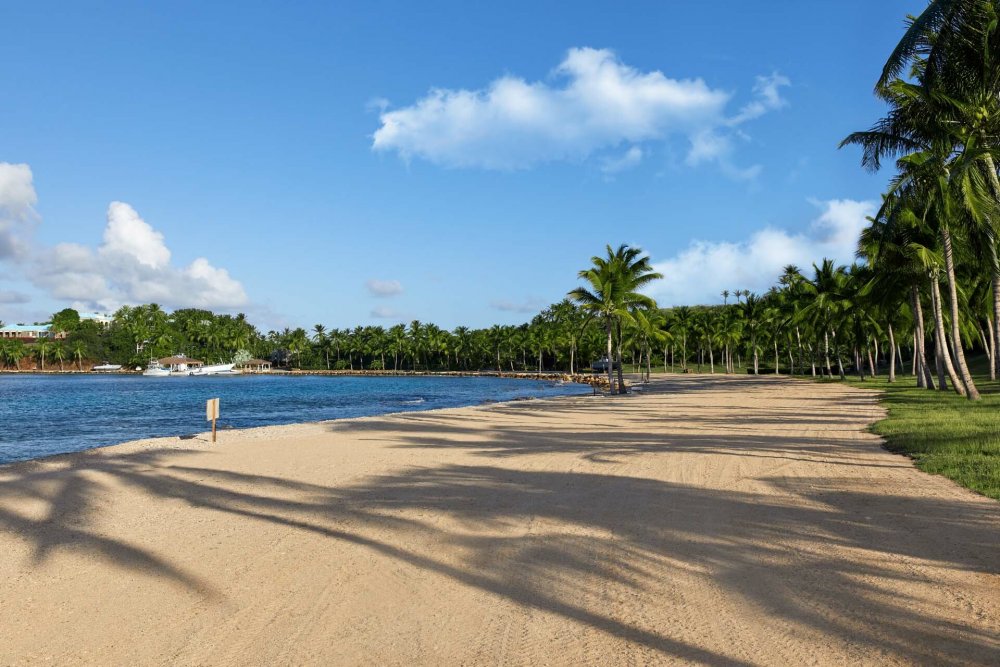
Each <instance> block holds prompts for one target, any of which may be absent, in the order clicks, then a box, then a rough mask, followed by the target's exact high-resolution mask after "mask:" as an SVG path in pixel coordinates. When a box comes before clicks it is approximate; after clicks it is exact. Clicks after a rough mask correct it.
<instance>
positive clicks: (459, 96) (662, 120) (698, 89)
mask: <svg viewBox="0 0 1000 667" xmlns="http://www.w3.org/2000/svg"><path fill="white" fill-rule="evenodd" d="M787 85H789V82H788V79H787V78H785V77H783V76H781V75H779V74H773V75H771V76H770V77H758V80H757V83H756V85H755V86H754V100H753V101H752V102H750V103H748V104H747V105H746V106H744V107H743V108H742V109H740V110H739V111H738V112H737V113H736V114H735V116H733V117H732V118H727V117H726V115H725V108H726V106H727V105H728V103H729V101H730V98H731V95H730V93H728V92H726V91H724V90H721V89H715V88H712V87H710V86H709V85H708V84H707V83H706V82H705V81H704V80H703V79H700V78H699V79H673V78H670V77H667V76H666V75H664V74H663V73H662V72H660V71H650V72H642V71H639V70H638V69H636V68H634V67H630V66H628V65H626V64H624V63H623V62H622V61H621V60H619V59H618V57H617V56H616V55H615V53H614V52H613V51H610V50H608V49H592V48H574V49H570V50H569V52H568V53H567V55H566V58H565V59H564V60H563V61H562V63H560V64H559V66H558V67H556V69H555V70H554V71H553V76H552V78H551V80H550V81H547V82H546V81H535V82H528V81H526V80H524V79H522V78H519V77H515V76H503V77H500V78H499V79H496V80H495V81H493V82H492V83H490V84H489V85H487V86H486V87H485V88H481V89H478V90H464V89H459V90H452V89H446V88H435V89H432V90H431V91H430V92H429V93H428V94H427V95H426V96H425V97H423V98H422V99H419V100H417V101H416V102H415V103H414V104H412V105H410V106H406V107H402V108H398V109H388V108H385V109H384V110H383V111H382V113H381V114H380V115H379V118H380V121H381V126H380V127H379V128H378V129H377V130H376V131H375V134H374V138H373V142H372V148H373V149H374V150H376V151H394V152H396V153H398V154H399V155H400V156H402V157H403V158H404V159H410V158H414V157H419V158H422V159H425V160H428V161H430V162H432V163H435V164H439V165H443V166H448V167H479V168H483V169H521V168H527V167H530V166H532V165H535V164H538V163H541V162H548V161H553V160H573V159H584V158H586V157H588V156H589V155H591V154H593V153H595V152H599V151H605V150H611V149H614V148H615V147H617V146H620V145H622V144H632V145H636V144H640V143H642V142H646V141H659V140H665V139H667V138H668V137H670V136H672V135H679V136H685V137H694V136H698V135H704V136H705V137H707V136H708V135H705V134H704V133H706V132H708V131H711V130H715V132H717V133H719V134H720V136H721V133H723V132H732V131H733V130H732V128H733V127H734V126H736V125H740V124H742V123H745V122H746V121H748V120H751V119H753V118H757V117H759V116H760V115H762V114H763V113H765V112H767V111H769V110H773V109H777V108H780V107H781V106H783V104H784V101H783V100H782V98H781V96H780V94H779V89H780V88H781V87H783V86H787ZM634 155H635V156H636V157H633V158H632V160H633V161H637V160H638V157H641V154H639V153H635V154H634ZM704 159H705V158H704V156H703V157H701V158H699V161H703V160H704ZM624 166H627V164H626V165H624Z"/></svg>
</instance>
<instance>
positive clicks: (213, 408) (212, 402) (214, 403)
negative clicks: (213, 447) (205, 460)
mask: <svg viewBox="0 0 1000 667" xmlns="http://www.w3.org/2000/svg"><path fill="white" fill-rule="evenodd" d="M218 418H219V399H217V398H210V399H208V401H207V402H206V403H205V419H207V420H209V421H211V422H212V442H215V420H216V419H218Z"/></svg>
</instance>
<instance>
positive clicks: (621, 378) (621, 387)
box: [611, 322, 625, 394]
mask: <svg viewBox="0 0 1000 667" xmlns="http://www.w3.org/2000/svg"><path fill="white" fill-rule="evenodd" d="M617 347H618V393H619V394H624V393H625V376H624V375H622V373H624V372H625V369H624V368H623V366H624V363H623V360H622V325H621V322H618V346H617ZM611 365H612V367H613V366H614V364H611Z"/></svg>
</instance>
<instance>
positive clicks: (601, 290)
mask: <svg viewBox="0 0 1000 667" xmlns="http://www.w3.org/2000/svg"><path fill="white" fill-rule="evenodd" d="M591 263H592V266H591V267H590V268H588V269H584V270H582V271H580V274H579V277H580V278H581V279H582V280H584V281H586V283H587V287H578V288H576V289H574V290H572V291H571V292H570V293H569V296H570V298H572V299H574V300H575V301H577V302H578V303H579V304H580V305H581V306H582V307H583V309H584V310H586V311H588V313H589V314H590V315H591V316H592V317H595V318H597V319H599V320H601V321H602V323H603V324H604V331H605V335H606V336H607V357H608V385H609V387H610V388H611V393H615V390H614V388H615V383H614V376H613V373H614V366H615V363H612V362H613V361H616V362H617V363H618V389H617V392H618V393H623V392H624V388H625V381H624V378H623V377H622V368H621V361H622V359H621V345H620V342H621V336H620V335H619V337H618V338H619V346H618V354H617V358H616V355H615V354H614V348H613V345H614V335H615V333H616V332H618V333H619V334H620V327H621V323H622V321H623V320H629V321H631V319H632V311H633V310H635V309H651V308H655V307H656V302H655V301H654V300H653V299H652V298H650V297H648V296H646V295H645V294H642V293H641V292H639V290H640V289H642V288H643V287H646V286H647V285H649V284H650V283H651V282H653V281H654V280H659V279H661V278H662V277H663V276H662V275H661V274H659V273H657V272H656V271H654V270H653V268H652V266H651V264H650V262H649V257H648V256H643V255H642V249H640V248H633V247H629V246H628V245H625V244H622V245H620V246H618V248H617V249H616V250H613V249H612V248H611V246H610V245H608V246H607V254H606V256H604V257H600V256H594V257H592V258H591Z"/></svg>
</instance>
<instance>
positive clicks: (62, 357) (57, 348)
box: [52, 341, 66, 371]
mask: <svg viewBox="0 0 1000 667" xmlns="http://www.w3.org/2000/svg"><path fill="white" fill-rule="evenodd" d="M52 358H53V359H55V360H56V361H58V362H59V370H61V371H64V370H66V368H65V367H64V366H63V362H64V361H66V346H65V345H63V343H62V342H61V341H60V342H56V343H55V345H53V346H52Z"/></svg>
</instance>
